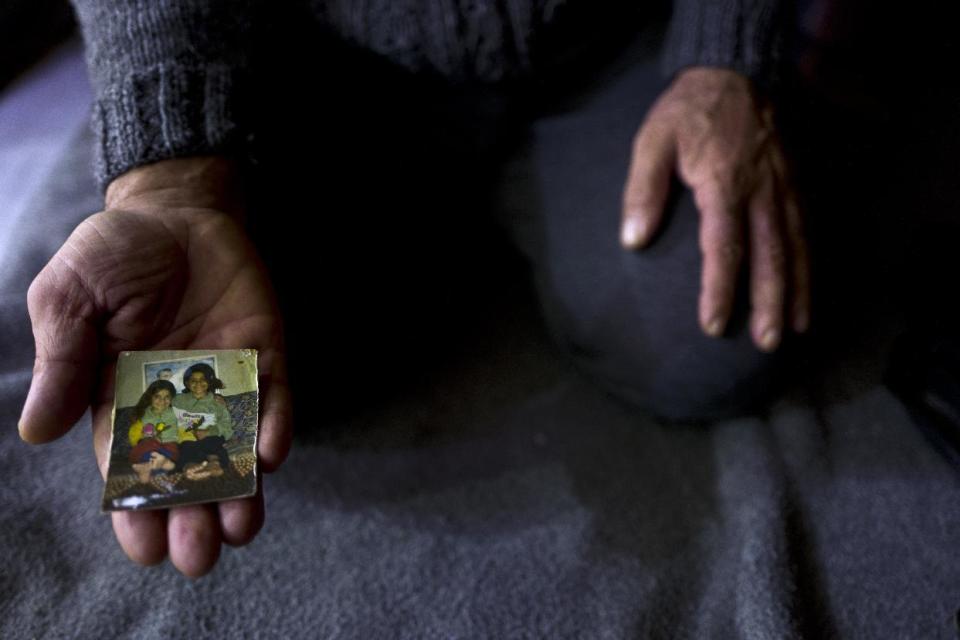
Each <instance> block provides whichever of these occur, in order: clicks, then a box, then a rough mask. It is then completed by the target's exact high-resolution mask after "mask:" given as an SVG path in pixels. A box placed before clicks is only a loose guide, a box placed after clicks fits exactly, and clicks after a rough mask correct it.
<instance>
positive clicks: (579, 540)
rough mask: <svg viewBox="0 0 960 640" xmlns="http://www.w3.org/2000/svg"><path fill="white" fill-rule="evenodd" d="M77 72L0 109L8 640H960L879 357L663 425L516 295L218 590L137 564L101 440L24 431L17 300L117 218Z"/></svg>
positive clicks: (321, 451)
mask: <svg viewBox="0 0 960 640" xmlns="http://www.w3.org/2000/svg"><path fill="white" fill-rule="evenodd" d="M79 55H80V53H79V48H78V45H77V43H72V44H71V45H69V46H68V47H66V48H65V49H63V50H61V51H60V52H59V54H58V55H55V56H53V57H51V58H50V59H48V60H47V61H46V62H45V63H44V64H43V65H41V66H40V67H38V68H37V69H36V70H34V72H33V73H32V74H31V75H30V76H29V77H28V78H27V79H26V81H24V82H21V83H19V84H17V85H15V86H13V87H12V88H11V89H10V90H9V92H8V93H7V94H6V95H4V96H0V132H2V137H0V159H2V161H3V163H4V164H3V166H0V185H2V188H0V230H2V231H0V247H2V249H0V275H2V289H0V299H2V304H0V312H2V313H0V328H2V329H0V336H2V338H3V341H2V343H3V358H2V359H0V420H2V424H3V429H2V430H0V474H2V481H0V504H2V507H3V508H2V510H0V545H2V547H0V549H2V552H3V558H4V561H3V563H2V569H0V637H4V638H58V637H78V638H127V637H129V638H169V637H184V638H186V637H191V638H204V637H283V638H288V637H336V638H341V637H342V638H364V639H368V638H381V637H383V638H441V637H442V638H513V637H543V638H567V637H571V638H572V637H579V638H627V637H631V638H633V637H636V638H776V639H780V638H793V637H805V638H828V637H842V638H955V637H957V632H958V629H957V621H956V617H957V608H958V607H960V557H958V553H957V542H958V535H960V486H958V476H957V474H956V470H955V469H953V468H951V467H949V466H948V465H947V464H946V463H945V462H944V461H943V460H942V459H941V458H940V457H939V456H938V455H937V453H936V452H935V451H934V450H933V449H932V448H931V447H930V446H929V445H928V443H927V442H926V441H925V440H924V438H923V437H922V435H921V434H920V432H919V431H918V430H917V429H916V428H915V427H914V425H913V424H912V423H911V421H910V419H909V418H908V416H907V414H906V412H905V410H904V408H903V407H902V406H901V405H900V404H899V403H898V401H897V400H896V399H895V398H894V397H893V396H892V395H891V394H890V393H889V392H888V391H887V390H886V389H885V388H884V387H883V386H881V384H880V383H879V373H878V372H879V369H880V362H881V357H880V354H878V353H877V348H876V345H877V344H878V342H877V338H876V337H875V336H868V337H865V339H864V344H863V345H859V346H858V348H854V349H851V353H850V354H849V355H848V356H847V357H845V358H843V359H842V361H841V362H839V363H838V364H836V365H835V366H834V367H833V368H832V369H831V370H830V371H827V372H826V373H825V375H824V376H823V377H821V378H818V379H815V380H813V379H811V380H808V381H805V382H803V383H801V384H798V385H797V386H796V387H795V388H793V389H792V390H791V391H790V392H789V393H787V394H786V395H785V396H784V397H782V398H781V399H780V400H779V401H778V402H777V403H776V404H775V406H774V407H773V408H772V409H771V410H770V412H769V413H768V414H767V415H766V416H764V417H755V418H749V419H740V420H733V421H728V422H722V423H717V424H712V425H707V426H703V427H678V426H667V425H661V424H657V423H655V422H652V421H651V420H649V419H646V418H645V417H643V416H641V415H638V414H637V413H635V412H634V411H632V410H631V409H629V408H626V407H624V406H622V405H620V404H618V403H617V402H615V401H613V400H611V399H610V398H608V397H606V396H604V395H603V394H602V393H600V392H599V391H598V390H596V389H595V388H594V387H593V386H592V385H591V384H590V383H589V382H588V381H586V380H584V379H582V378H580V377H579V376H578V375H577V374H576V373H575V372H573V371H571V370H569V369H568V368H567V367H566V365H565V364H564V363H563V361H562V359H560V358H559V357H558V356H557V355H556V354H555V352H554V351H553V350H552V348H551V347H550V343H549V341H548V340H547V339H546V338H545V336H544V332H543V330H542V328H541V326H540V324H539V321H538V318H537V314H536V312H535V307H534V305H533V303H532V302H531V301H530V299H529V296H528V295H527V294H526V289H522V288H521V289H518V290H517V291H516V292H514V293H512V294H509V295H505V297H504V300H503V301H502V302H503V305H504V308H505V309H511V310H512V312H511V313H510V314H506V313H504V314H500V315H499V318H500V319H499V320H497V321H494V322H493V323H492V326H490V327H489V331H488V332H487V334H486V337H485V338H483V340H482V341H481V342H480V343H479V344H477V345H476V346H475V348H472V349H468V350H467V351H466V352H465V353H464V354H463V355H462V356H461V357H460V358H459V360H458V361H457V362H456V363H454V364H453V365H451V366H450V367H449V368H446V369H444V370H442V371H437V372H436V373H435V376H434V379H430V380H427V381H425V382H424V384H423V385H422V387H421V388H420V389H418V390H415V391H414V392H412V393H411V394H409V395H408V396H407V397H405V398H404V399H402V400H397V401H393V402H391V403H389V404H388V405H387V406H384V407H380V408H377V409H367V410H358V411H357V413H356V415H355V416H353V417H351V418H349V419H347V420H346V421H345V423H344V424H343V425H342V428H341V429H338V430H335V431H333V432H331V433H330V434H329V435H326V436H322V437H313V438H310V439H306V438H300V439H298V441H297V442H296V443H295V446H294V450H293V452H292V454H291V456H290V459H289V460H288V462H287V463H286V464H285V466H284V467H283V468H282V469H281V470H280V471H279V472H277V473H276V474H274V475H272V476H268V477H267V478H265V481H264V487H265V495H266V500H267V523H266V526H265V528H264V530H263V532H262V533H261V534H260V535H259V537H258V538H257V539H256V540H255V542H253V543H252V544H251V545H250V546H248V547H245V548H241V549H225V550H224V552H223V554H222V557H221V560H220V563H219V565H218V566H217V568H216V569H215V570H214V572H213V573H212V574H211V575H209V576H207V577H205V578H202V579H200V580H197V581H190V580H188V579H186V578H184V577H182V576H181V575H180V574H178V573H177V572H176V571H175V570H174V569H173V568H172V567H171V566H170V565H169V564H165V565H162V566H159V567H156V568H150V569H144V568H140V567H137V566H134V565H133V564H131V563H130V562H129V561H128V560H127V559H126V558H125V556H124V555H123V553H122V551H121V550H120V548H119V546H118V545H117V544H116V542H115V541H114V539H113V535H112V531H111V527H110V521H109V518H108V517H106V516H103V515H101V514H100V513H99V509H98V502H99V497H100V491H101V487H102V483H101V480H100V477H99V474H98V472H97V469H96V466H95V464H94V459H93V453H92V447H91V444H90V436H89V433H90V425H89V418H85V419H84V420H83V421H81V423H80V424H78V425H77V426H76V427H75V428H74V429H73V430H72V431H71V432H70V433H69V434H68V435H67V436H66V437H65V438H63V439H62V440H60V441H58V442H56V443H53V444H50V445H47V446H43V447H31V446H28V445H26V444H24V443H22V442H21V441H20V439H19V438H18V436H17V433H16V429H15V426H16V420H17V418H18V415H19V409H20V407H21V404H22V401H23V398H24V396H25V394H26V391H27V387H28V385H29V380H30V368H31V364H32V357H33V353H32V338H31V334H30V325H29V318H28V316H27V312H26V301H25V299H26V290H27V287H28V286H29V283H30V281H31V279H32V277H33V275H34V274H35V273H36V272H37V271H38V270H39V269H40V268H41V267H42V265H43V264H44V263H45V261H46V260H47V259H48V258H49V256H50V255H52V253H53V252H54V251H55V250H56V249H57V248H58V246H59V244H60V243H61V242H62V241H63V239H64V238H65V237H66V235H67V234H68V233H69V232H70V230H71V229H72V228H73V226H74V225H75V224H76V223H77V222H78V221H79V220H81V219H82V218H83V217H84V216H85V215H87V214H89V213H92V212H94V211H96V210H97V209H98V207H99V206H100V204H101V202H100V200H99V197H98V195H97V193H96V190H95V188H94V186H93V181H92V178H91V177H90V168H89V167H90V157H89V154H90V140H89V136H88V134H87V133H86V131H85V122H84V120H85V118H86V115H87V114H86V107H85V106H84V105H85V104H86V103H85V102H84V101H88V100H89V91H88V90H87V89H86V88H85V86H84V84H83V81H82V78H83V76H82V66H81V64H80V61H79V57H78V56H79ZM51 93H53V94H55V95H56V94H57V93H59V94H60V95H59V96H58V99H56V100H51V99H49V97H50V94H51ZM64 94H66V95H64ZM64 105H68V106H64ZM584 108H588V106H587V107H584ZM576 117H577V115H576V113H571V114H561V115H557V116H554V117H553V118H551V120H550V121H548V122H544V123H541V124H540V125H538V127H537V134H538V135H539V136H541V137H545V136H546V137H548V136H549V135H551V131H558V130H562V126H557V123H558V122H560V123H562V122H563V121H564V119H565V118H567V119H569V118H576ZM18 118H19V120H17V119H18ZM14 122H28V123H33V125H34V127H33V129H30V130H29V131H27V133H24V129H23V127H20V126H14V125H13V124H12V123H14ZM28 129H29V128H28ZM28 134H29V135H28ZM31 136H32V137H31ZM534 144H537V143H536V142H534ZM518 317H519V318H520V321H515V320H511V319H515V318H518Z"/></svg>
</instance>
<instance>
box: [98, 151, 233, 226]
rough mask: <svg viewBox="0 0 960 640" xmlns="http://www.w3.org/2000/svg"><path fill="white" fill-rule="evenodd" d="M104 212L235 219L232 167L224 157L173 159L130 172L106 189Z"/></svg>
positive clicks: (115, 180) (231, 163) (122, 175)
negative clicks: (199, 213)
mask: <svg viewBox="0 0 960 640" xmlns="http://www.w3.org/2000/svg"><path fill="white" fill-rule="evenodd" d="M105 203H106V207H107V209H134V208H136V209H151V208H156V207H162V208H201V209H215V210H218V211H223V212H225V213H228V214H230V215H231V216H233V217H239V216H241V215H242V211H243V194H242V189H241V187H240V179H239V175H238V169H237V166H236V163H235V162H234V161H232V160H231V159H229V158H227V157H224V156H197V157H189V158H173V159H170V160H161V161H160V162H154V163H151V164H147V165H143V166H139V167H136V168H134V169H131V170H130V171H127V172H126V173H124V174H121V175H120V176H118V177H117V178H115V179H114V180H113V181H112V182H111V183H110V184H109V186H108V187H107V192H106V196H105Z"/></svg>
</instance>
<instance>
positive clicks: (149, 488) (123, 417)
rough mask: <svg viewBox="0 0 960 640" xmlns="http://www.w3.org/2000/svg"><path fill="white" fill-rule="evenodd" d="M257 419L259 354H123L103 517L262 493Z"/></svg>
mask: <svg viewBox="0 0 960 640" xmlns="http://www.w3.org/2000/svg"><path fill="white" fill-rule="evenodd" d="M257 412H258V397H257V352H256V351H255V350H254V349H239V350H233V351H211V350H204V351H125V352H123V353H121V354H120V357H119V359H118V360H117V381H116V391H115V394H114V408H113V435H112V440H111V443H110V465H109V469H108V471H107V482H106V486H105V487H104V491H103V505H102V506H103V510H104V511H116V510H121V509H157V508H164V507H172V506H177V505H184V504H196V503H200V502H212V501H216V500H227V499H231V498H239V497H243V496H250V495H253V494H255V493H256V491H257V474H256V467H257V459H256V450H257Z"/></svg>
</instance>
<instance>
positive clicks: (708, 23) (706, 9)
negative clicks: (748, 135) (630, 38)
mask: <svg viewBox="0 0 960 640" xmlns="http://www.w3.org/2000/svg"><path fill="white" fill-rule="evenodd" d="M786 4H787V3H786V2H785V1H783V0H678V1H677V2H675V3H674V11H673V17H672V18H671V21H670V29H669V32H668V34H667V40H666V44H665V46H664V52H663V59H662V69H663V72H664V74H666V75H667V76H668V77H669V76H673V75H674V74H676V73H677V72H678V71H680V70H681V69H683V68H685V67H691V66H712V67H724V68H727V69H732V70H734V71H737V72H739V73H742V74H743V75H745V76H747V77H748V78H750V79H751V80H753V81H754V82H755V83H756V84H757V85H758V86H760V87H762V88H765V89H770V88H772V87H773V86H774V85H776V83H777V81H778V70H779V63H780V59H781V49H782V41H783V37H782V36H783V21H784V19H785V18H786V17H787V15H786V13H787V12H786V11H785V10H784V5H786Z"/></svg>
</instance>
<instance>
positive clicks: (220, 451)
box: [173, 363, 233, 479]
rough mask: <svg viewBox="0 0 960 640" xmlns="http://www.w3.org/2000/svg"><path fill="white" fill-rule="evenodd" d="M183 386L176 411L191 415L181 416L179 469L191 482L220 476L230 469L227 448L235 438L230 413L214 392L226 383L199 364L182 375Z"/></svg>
mask: <svg viewBox="0 0 960 640" xmlns="http://www.w3.org/2000/svg"><path fill="white" fill-rule="evenodd" d="M183 386H184V390H183V393H180V394H177V396H176V397H174V399H173V406H174V408H176V409H178V410H180V411H181V412H187V413H188V414H189V415H188V416H186V417H183V416H181V423H183V424H181V425H180V426H181V433H182V434H183V435H182V436H181V437H180V462H179V466H180V468H182V469H183V470H184V472H185V473H186V475H187V477H188V478H190V479H200V478H204V477H209V476H216V475H221V474H222V473H223V472H224V471H226V470H227V469H229V468H230V458H229V456H228V455H227V449H226V447H225V446H224V445H225V443H226V441H227V440H229V439H230V438H232V437H233V421H232V419H231V418H230V412H229V411H228V410H227V407H226V406H225V403H224V402H223V400H222V399H221V398H218V397H217V396H216V394H215V393H214V392H215V391H216V390H218V389H222V388H223V386H224V385H223V382H222V381H221V380H219V379H218V378H217V377H216V374H215V373H214V371H213V367H211V366H210V365H208V364H204V363H197V364H194V365H192V366H190V367H189V368H188V369H187V370H186V371H185V372H184V373H183ZM191 438H192V439H191Z"/></svg>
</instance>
